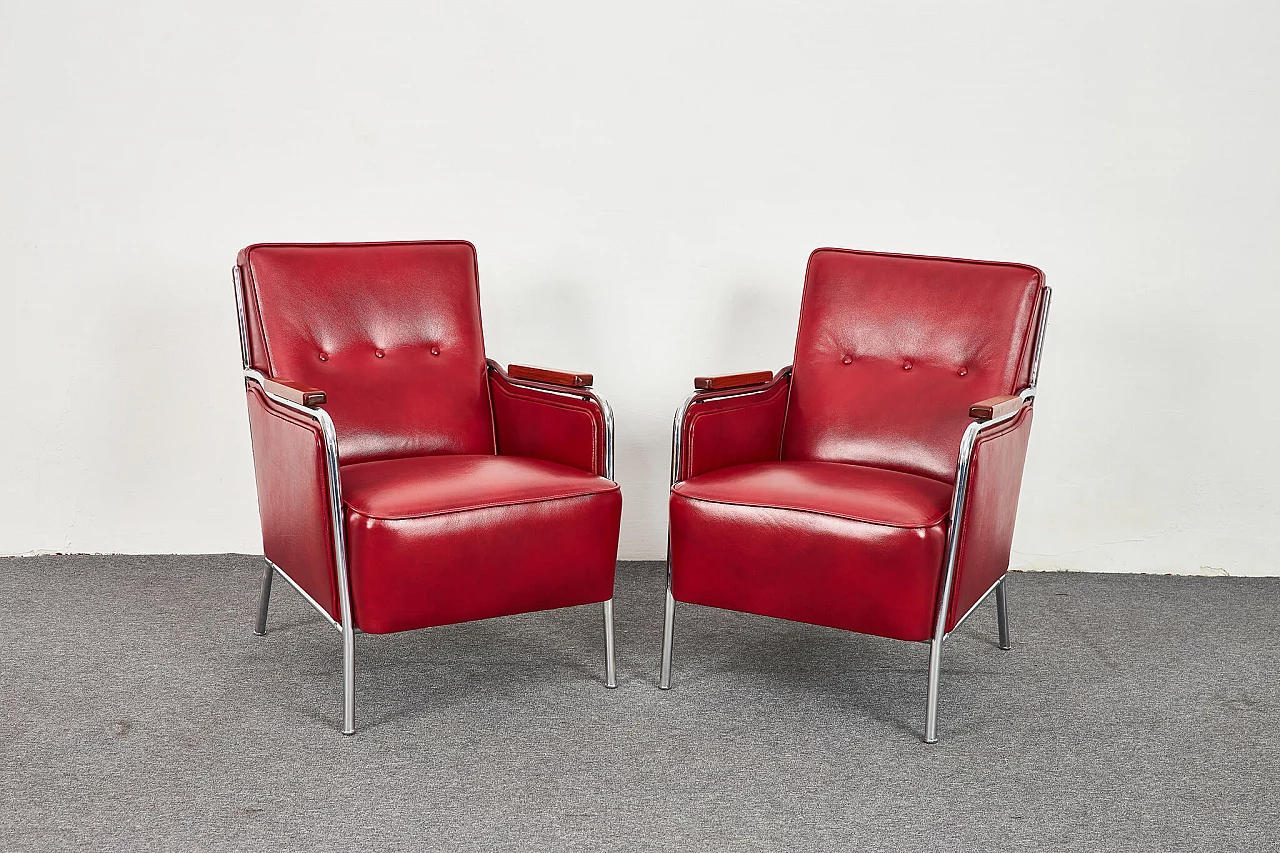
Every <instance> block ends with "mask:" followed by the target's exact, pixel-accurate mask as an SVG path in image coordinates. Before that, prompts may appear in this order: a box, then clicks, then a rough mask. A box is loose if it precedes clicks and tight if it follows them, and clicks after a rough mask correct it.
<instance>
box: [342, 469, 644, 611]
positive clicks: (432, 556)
mask: <svg viewBox="0 0 1280 853" xmlns="http://www.w3.org/2000/svg"><path fill="white" fill-rule="evenodd" d="M341 474H342V492H343V500H344V503H345V504H346V507H345V509H346V520H347V543H348V544H347V547H348V551H349V562H350V575H351V598H352V607H353V609H354V611H355V616H356V624H357V625H358V626H359V627H360V629H361V630H363V631H367V632H369V633H387V632H391V631H402V630H408V629H412V628H423V627H428V626H431V625H444V624H449V623H452V622H465V621H469V620H472V619H484V618H488V617H492V616H506V615H510V614H514V613H526V612H530V611H534V610H547V609H550V608H555V607H568V606H570V605H575V604H588V603H592V602H598V601H604V600H606V599H608V598H610V597H612V595H613V572H614V560H615V558H616V555H617V548H618V524H619V518H620V516H621V513H622V495H621V493H620V492H619V490H618V486H617V484H616V483H613V482H610V481H609V480H606V479H604V478H603V477H598V476H595V475H594V474H590V473H587V472H585V471H581V470H579V469H576V468H571V467H569V466H567V465H560V464H558V463H555V462H546V461H542V460H538V459H526V458H522V457H511V456H488V455H473V456H455V455H445V456H418V457H410V458H405V459H385V460H380V461H376V462H360V463H356V464H353V465H346V466H343V468H342V472H341Z"/></svg>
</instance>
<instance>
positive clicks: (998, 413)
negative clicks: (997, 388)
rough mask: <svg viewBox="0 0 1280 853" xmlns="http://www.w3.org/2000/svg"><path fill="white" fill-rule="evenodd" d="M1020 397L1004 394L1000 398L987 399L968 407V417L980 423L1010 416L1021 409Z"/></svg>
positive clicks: (1021, 401)
mask: <svg viewBox="0 0 1280 853" xmlns="http://www.w3.org/2000/svg"><path fill="white" fill-rule="evenodd" d="M1022 403H1023V400H1022V397H1020V396H1019V395H1017V394H1005V395H1002V396H1000V397H989V398H987V399H986V400H981V401H979V402H977V403H974V404H973V405H972V406H970V407H969V417H971V418H975V419H976V420H980V421H990V420H995V419H996V418H1003V417H1004V416H1005V415H1011V414H1013V413H1014V412H1016V411H1018V410H1019V409H1021V408H1022Z"/></svg>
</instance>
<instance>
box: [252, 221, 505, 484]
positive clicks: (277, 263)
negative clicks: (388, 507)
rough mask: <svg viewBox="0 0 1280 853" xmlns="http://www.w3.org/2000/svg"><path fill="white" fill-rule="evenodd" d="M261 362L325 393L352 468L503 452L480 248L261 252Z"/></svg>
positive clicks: (255, 283)
mask: <svg viewBox="0 0 1280 853" xmlns="http://www.w3.org/2000/svg"><path fill="white" fill-rule="evenodd" d="M237 260H238V263H239V264H240V267H241V270H242V276H243V277H244V280H245V290H246V294H245V303H246V315H247V317H246V320H247V325H248V328H249V343H250V361H251V363H252V365H253V366H254V367H256V368H257V369H258V370H261V371H262V372H263V373H265V374H266V375H268V376H276V377H282V378H286V379H292V380H294V381H297V382H303V383H305V384H307V385H312V386H314V387H316V388H319V389H321V390H323V391H324V392H325V393H326V394H327V395H328V402H327V403H326V405H325V410H326V411H327V412H328V413H329V415H330V417H332V418H333V422H334V426H335V427H336V429H337V433H338V447H339V453H340V455H341V458H342V461H343V462H365V461H368V460H372V459H390V458H396V457H401V456H416V455H421V454H426V453H493V452H494V443H493V415H492V411H491V409H490V405H489V386H488V380H487V377H486V373H487V370H486V367H485V358H484V340H483V338H482V336H481V332H480V290H479V283H478V277H477V273H476V256H475V247H473V246H472V245H471V244H470V243H464V242H456V241H455V242H438V243H367V244H342V243H334V244H324V245H256V246H250V247H248V248H247V249H243V250H242V251H241V252H240V255H239V257H238V259H237Z"/></svg>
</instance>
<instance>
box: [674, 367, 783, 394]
mask: <svg viewBox="0 0 1280 853" xmlns="http://www.w3.org/2000/svg"><path fill="white" fill-rule="evenodd" d="M772 378H773V371H772V370H756V371H753V372H752V373H726V374H724V375H723V376H695V377H694V379H693V387H694V390H696V391H722V390H724V389H725V388H741V387H742V386H744V385H763V384H764V383H766V382H768V381H769V380H770V379H772Z"/></svg>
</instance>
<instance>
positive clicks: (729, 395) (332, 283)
mask: <svg viewBox="0 0 1280 853" xmlns="http://www.w3.org/2000/svg"><path fill="white" fill-rule="evenodd" d="M233 275H234V279H235V285H236V304H237V308H238V313H239V321H240V340H241V355H242V359H243V365H244V376H245V380H246V383H245V384H246V394H247V400H248V407H249V424H250V432H251V436H252V443H253V458H254V468H255V475H256V479H257V487H258V506H259V513H260V516H261V520H262V534H263V551H264V554H265V556H266V560H267V565H266V570H265V572H264V574H263V578H262V588H261V593H260V598H259V606H258V614H257V626H256V629H255V630H256V632H257V633H258V634H265V633H266V624H267V609H268V605H269V602H270V595H271V585H272V579H273V578H274V577H275V576H276V575H280V576H281V577H282V578H284V579H285V580H286V581H287V582H288V583H289V584H290V585H291V586H292V587H294V589H295V590H297V591H298V593H300V594H301V595H302V596H303V598H305V599H306V600H307V601H308V602H309V603H310V604H311V605H312V606H313V607H314V608H315V609H316V610H317V611H319V612H320V614H321V615H322V616H323V617H324V619H325V620H326V621H328V622H329V624H331V625H332V626H333V627H334V628H336V629H337V630H338V631H339V632H340V634H341V636H342V643H343V686H344V690H343V725H342V731H343V732H344V733H345V734H351V733H352V732H353V731H354V730H355V681H354V678H355V657H354V635H355V634H356V633H357V632H364V633H370V634H383V633H390V632H395V631H407V630H413V629H417V628H426V627H430V626H434V625H445V624H450V623H456V622H465V621H470V620H474V619H484V618H488V617H493V616H505V615H511V614H516V613H526V612H532V611H537V610H547V609H551V608H558V607H569V606H573V605H580V604H590V603H601V602H602V603H603V611H604V635H605V636H604V639H605V683H606V685H607V686H608V687H613V686H615V684H616V676H615V671H614V649H613V600H612V596H613V577H614V566H615V561H616V558H617V546H618V530H619V524H620V519H621V513H622V495H621V492H620V491H619V488H618V484H617V483H616V482H615V480H614V469H613V455H614V439H613V415H612V412H611V410H610V408H609V405H608V404H607V403H606V402H605V400H604V399H603V398H602V397H601V396H599V395H598V394H597V393H595V392H594V391H592V390H591V385H592V377H591V375H590V374H582V373H572V372H565V371H557V370H548V369H544V368H533V367H521V366H517V365H511V366H510V367H509V368H508V369H507V370H505V371H504V370H503V369H502V368H501V367H500V366H499V365H497V364H496V363H495V362H493V361H492V360H489V359H486V357H485V351H484V341H483V337H482V334H481V327H480V297H479V286H478V277H477V272H476V255H475V249H474V247H473V246H472V245H471V244H470V243H466V242H461V241H438V242H402V243H365V244H260V245H255V246H250V247H249V248H247V249H244V250H243V251H241V252H240V254H239V256H238V257H237V260H236V265H235V268H234V270H233ZM1048 307H1049V289H1048V288H1047V287H1046V286H1045V285H1044V277H1043V275H1042V274H1041V272H1040V271H1039V270H1037V269H1035V268H1033V267H1028V266H1022V265H1018V264H1004V263H987V262H979V261H963V260H952V259H945V258H926V257H915V256H905V255H890V254H880V253H871V252H855V251H847V250H842V249H820V250H818V251H816V252H814V253H813V255H812V256H811V257H810V260H809V268H808V273H807V276H806V281H805V291H804V297H803V300H802V304H801V317H800V330H799V335H798V340H797V345H796V355H795V361H794V364H793V366H791V367H787V368H784V369H783V370H782V371H781V372H779V373H778V374H777V375H776V376H774V375H773V374H772V373H771V372H762V373H748V374H739V375H734V376H720V377H703V378H699V379H697V380H695V388H696V390H695V392H694V394H693V396H691V397H690V398H689V399H688V400H687V401H686V402H685V404H684V405H683V406H682V407H681V408H680V410H679V412H678V413H677V416H676V422H675V435H674V442H673V445H674V447H673V458H672V476H671V481H672V488H671V498H670V500H671V515H670V534H669V536H670V547H669V552H668V564H667V565H668V571H667V595H666V612H665V622H664V632H663V644H662V662H661V681H660V685H661V687H662V688H663V689H666V688H668V687H669V686H670V681H671V657H672V645H673V633H674V616H675V602H676V601H683V602H689V603H693V604H704V605H710V606H714V607H723V608H728V609H732V610H739V611H745V612H748V613H757V614H762V615H767V616H777V617H781V618H784V619H792V620H796V621H801V622H809V623H813V624H817V625H826V626H830V627H835V628H843V629H846V630H850V631H858V632H863V633H868V634H875V635H878V636H883V637H892V638H897V639H901V640H918V641H922V642H928V643H930V644H931V654H930V661H929V687H928V699H927V705H926V708H927V714H926V724H925V740H926V741H928V742H934V741H935V740H936V738H937V699H938V677H939V667H940V663H941V653H942V648H943V643H944V641H945V640H946V638H947V637H948V635H949V634H950V633H951V632H952V631H954V630H955V628H956V627H957V626H958V625H959V624H960V623H961V622H962V621H964V619H965V618H966V617H967V616H968V615H969V614H970V613H971V612H973V610H974V609H975V608H976V607H977V606H978V605H979V604H980V603H981V602H982V601H983V600H984V599H986V597H987V596H988V595H990V594H991V593H993V592H994V593H995V595H996V601H997V606H998V624H999V632H1000V645H1001V647H1002V648H1008V647H1009V634H1008V624H1007V617H1006V607H1005V594H1004V576H1005V572H1006V571H1007V569H1008V564H1009V553H1010V546H1011V542H1012V537H1013V524H1014V516H1015V514H1016V510H1017V503H1018V492H1019V488H1020V484H1021V479H1022V468H1023V462H1024V459H1025V456H1026V449H1027V438H1028V435H1029V433H1030V429H1031V414H1032V402H1033V400H1034V397H1035V379H1036V373H1037V369H1038V365H1039V360H1040V347H1041V344H1042V342H1043V337H1044V324H1045V318H1046V314H1047V311H1048ZM975 400H981V401H982V402H980V403H974V402H973V401H975Z"/></svg>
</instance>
